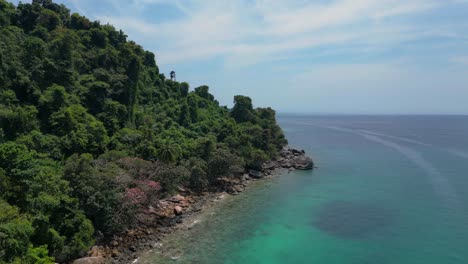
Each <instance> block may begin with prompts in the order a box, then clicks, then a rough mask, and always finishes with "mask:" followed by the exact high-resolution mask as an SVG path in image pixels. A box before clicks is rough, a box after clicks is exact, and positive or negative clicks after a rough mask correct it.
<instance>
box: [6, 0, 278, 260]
mask: <svg viewBox="0 0 468 264" xmlns="http://www.w3.org/2000/svg"><path fill="white" fill-rule="evenodd" d="M0 36H1V37H0V263H52V262H53V261H63V260H67V259H72V258H74V257H77V256H80V255H82V254H83V253H84V252H86V250H87V249H89V247H90V246H92V245H93V243H94V242H95V238H100V237H103V236H104V237H106V236H112V235H113V234H115V233H118V232H121V231H123V230H125V229H127V228H130V227H132V226H133V225H134V224H135V223H136V220H137V215H138V212H140V210H142V209H143V208H147V207H148V206H149V205H150V204H151V203H153V202H154V201H157V199H160V198H161V197H164V196H166V195H170V194H172V193H174V192H175V191H176V190H177V188H178V187H181V186H184V187H189V188H191V189H192V190H194V191H205V190H209V189H210V188H211V187H212V186H214V184H215V183H216V180H217V178H218V177H237V176H238V175H239V174H241V173H242V172H243V171H245V170H246V169H255V168H259V166H260V165H261V163H262V162H263V161H265V160H268V159H271V158H273V157H275V156H276V155H277V153H278V150H279V149H280V148H281V147H282V146H283V145H285V144H286V140H285V138H284V135H283V133H282V131H281V129H280V127H279V126H278V125H277V124H276V120H275V112H274V111H273V110H272V109H270V108H262V109H254V108H253V106H252V102H251V99H250V98H248V97H245V96H236V97H235V99H234V103H235V104H234V107H233V108H232V109H231V110H230V109H228V108H227V107H223V106H220V105H219V103H218V102H217V101H216V100H215V99H214V97H213V95H211V94H210V93H209V88H208V87H207V86H201V87H198V88H195V89H194V90H192V91H190V89H189V85H188V84H187V83H179V82H175V81H171V80H168V79H166V78H165V76H164V75H163V74H161V73H160V72H159V68H158V66H157V65H156V62H155V56H154V54H153V53H151V52H148V51H145V50H144V49H143V48H142V47H141V46H139V45H137V44H136V43H134V42H132V41H128V40H127V36H126V35H125V34H124V33H123V32H122V31H117V30H115V28H114V27H112V26H111V25H101V24H100V23H99V22H93V21H90V20H88V19H87V18H85V17H82V16H80V15H78V14H70V11H69V10H68V9H67V8H66V7H65V6H63V5H58V4H55V3H53V2H52V1H51V0H33V1H32V4H19V5H18V6H17V7H15V6H14V5H12V4H10V3H8V2H6V1H5V0H0Z"/></svg>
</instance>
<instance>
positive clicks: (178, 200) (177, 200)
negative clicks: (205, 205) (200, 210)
mask: <svg viewBox="0 0 468 264" xmlns="http://www.w3.org/2000/svg"><path fill="white" fill-rule="evenodd" d="M169 201H171V202H174V203H181V202H183V201H185V197H184V196H182V195H180V194H178V195H176V196H173V197H171V198H170V199H169Z"/></svg>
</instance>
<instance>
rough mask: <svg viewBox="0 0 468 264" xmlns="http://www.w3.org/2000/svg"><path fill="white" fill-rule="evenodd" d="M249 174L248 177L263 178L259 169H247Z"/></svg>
mask: <svg viewBox="0 0 468 264" xmlns="http://www.w3.org/2000/svg"><path fill="white" fill-rule="evenodd" d="M249 175H250V177H253V178H256V179H260V178H263V174H262V172H261V171H257V170H250V171H249Z"/></svg>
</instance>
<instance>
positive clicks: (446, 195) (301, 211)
mask: <svg viewBox="0 0 468 264" xmlns="http://www.w3.org/2000/svg"><path fill="white" fill-rule="evenodd" d="M279 121H280V123H281V125H282V127H283V128H284V130H285V132H286V134H287V137H288V139H289V141H290V143H291V145H293V146H297V147H300V148H304V149H305V150H306V151H307V152H308V153H310V154H312V155H313V157H314V159H315V161H316V163H317V164H318V166H319V169H318V170H316V171H313V172H311V171H297V172H293V173H290V174H285V175H283V176H281V177H278V178H275V179H273V180H271V181H269V182H267V183H260V184H257V185H256V186H253V187H252V188H251V189H250V190H249V191H248V192H246V193H243V194H241V195H240V196H236V197H228V198H227V200H226V201H224V202H222V203H221V204H220V206H217V207H215V208H213V209H211V210H210V211H209V212H205V214H204V215H203V216H201V219H200V224H198V225H197V226H195V227H194V228H193V229H191V230H189V231H184V232H177V233H176V234H174V235H172V236H170V237H169V238H168V239H167V240H166V241H164V242H163V243H164V246H165V247H164V251H165V252H164V254H157V253H155V252H153V253H149V254H148V255H147V256H144V257H143V258H142V259H140V263H242V264H249V263H269V264H271V263H330V264H333V263H356V264H357V263H359V264H362V263H379V264H385V263H398V264H406V263H408V264H418V263H421V264H431V263H434V264H440V263H444V264H452V263H454V264H455V263H461V264H462V263H468V249H467V245H468V244H467V241H468V210H467V209H468V117H463V116H281V117H280V118H279ZM171 257H178V258H177V259H176V260H174V259H171Z"/></svg>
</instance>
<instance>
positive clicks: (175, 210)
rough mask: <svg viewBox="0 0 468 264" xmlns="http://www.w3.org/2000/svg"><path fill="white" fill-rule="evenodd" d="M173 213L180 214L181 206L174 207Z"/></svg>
mask: <svg viewBox="0 0 468 264" xmlns="http://www.w3.org/2000/svg"><path fill="white" fill-rule="evenodd" d="M174 214H175V215H181V214H182V207H180V206H178V205H177V206H176V207H174Z"/></svg>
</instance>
